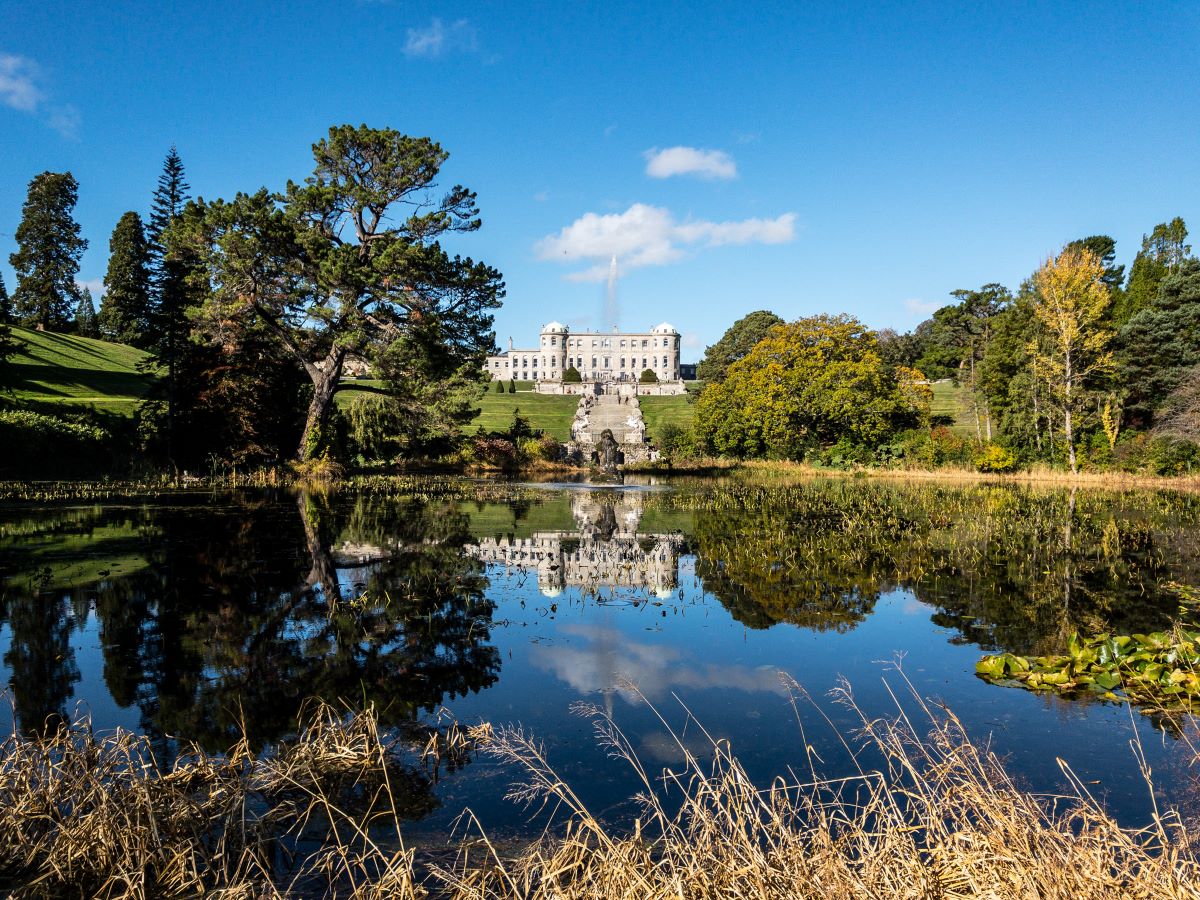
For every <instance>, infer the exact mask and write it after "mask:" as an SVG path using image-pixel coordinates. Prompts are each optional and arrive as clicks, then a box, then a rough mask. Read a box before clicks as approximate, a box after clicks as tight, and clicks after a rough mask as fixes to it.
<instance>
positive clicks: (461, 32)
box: [404, 18, 479, 59]
mask: <svg viewBox="0 0 1200 900" xmlns="http://www.w3.org/2000/svg"><path fill="white" fill-rule="evenodd" d="M478 49H479V40H478V36H477V35H476V32H475V28H474V26H472V25H471V23H470V22H469V21H467V20H466V19H459V20H457V21H455V22H451V23H450V24H446V23H445V22H443V21H442V20H441V19H438V18H434V19H433V20H432V21H430V23H429V24H428V25H427V26H426V27H424V28H408V29H406V33H405V41H404V55H405V56H412V57H420V58H425V59H436V58H437V57H439V56H443V55H445V54H447V53H472V52H474V51H475V50H478Z"/></svg>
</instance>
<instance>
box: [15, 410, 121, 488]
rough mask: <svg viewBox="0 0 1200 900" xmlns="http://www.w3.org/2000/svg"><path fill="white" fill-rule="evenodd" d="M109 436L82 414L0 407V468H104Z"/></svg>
mask: <svg viewBox="0 0 1200 900" xmlns="http://www.w3.org/2000/svg"><path fill="white" fill-rule="evenodd" d="M111 438H112V436H111V435H110V434H109V433H108V432H107V431H106V430H105V429H103V428H101V427H100V426H99V425H95V424H93V423H90V422H87V421H86V420H85V418H84V417H82V416H62V417H60V416H51V415H47V414H44V413H38V412H33V411H31V410H27V409H6V410H0V448H4V449H3V451H2V455H0V460H2V461H3V462H2V463H0V472H3V474H4V475H6V476H12V475H39V474H53V475H56V476H57V475H78V474H83V473H96V472H103V471H107V470H108V468H109V463H110V454H109V452H108V451H109V446H108V445H109V443H110V442H111Z"/></svg>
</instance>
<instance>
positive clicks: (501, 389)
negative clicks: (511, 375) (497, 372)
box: [496, 379, 504, 394]
mask: <svg viewBox="0 0 1200 900" xmlns="http://www.w3.org/2000/svg"><path fill="white" fill-rule="evenodd" d="M496 393H497V394H503V393H504V382H503V381H500V380H499V379H497V380H496Z"/></svg>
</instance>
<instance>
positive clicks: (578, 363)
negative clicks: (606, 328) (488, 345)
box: [492, 356, 671, 369]
mask: <svg viewBox="0 0 1200 900" xmlns="http://www.w3.org/2000/svg"><path fill="white" fill-rule="evenodd" d="M597 359H598V357H595V356H593V357H592V368H593V369H595V368H597ZM603 359H604V366H603V368H605V369H609V368H612V357H611V356H605V357H603ZM531 360H532V365H531V364H530V361H531ZM619 360H620V362H619V366H620V368H622V369H624V368H631V369H632V368H634V367H635V366H637V358H636V357H630V358H628V361H627V358H626V357H624V356H622V357H619ZM518 362H519V365H518ZM512 364H513V368H514V369H516V368H522V369H529V368H533V369H536V368H537V367H538V358H537V357H536V356H532V357H530V356H522V357H520V359H519V360H518V359H517V358H516V357H514V358H513V361H512ZM670 364H671V361H670V357H669V356H664V357H663V358H662V367H663V368H664V369H665V368H667V367H668V366H669V365H670ZM567 365H568V366H575V367H576V368H577V369H582V368H583V366H584V358H583V357H582V356H568V357H567ZM503 366H504V363H503V361H502V360H499V359H496V360H493V361H492V367H493V368H495V369H499V368H502V367H503ZM657 367H658V358H657V357H655V356H649V357H647V356H643V357H642V368H643V369H652V368H657ZM542 368H551V369H557V368H558V361H557V360H556V359H554V358H553V357H551V358H550V365H549V366H548V367H547V366H546V358H545V357H542Z"/></svg>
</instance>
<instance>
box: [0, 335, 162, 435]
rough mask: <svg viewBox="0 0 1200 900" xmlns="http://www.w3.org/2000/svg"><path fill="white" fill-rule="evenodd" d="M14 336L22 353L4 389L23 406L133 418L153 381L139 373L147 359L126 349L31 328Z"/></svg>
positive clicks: (119, 345)
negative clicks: (75, 409) (80, 409)
mask: <svg viewBox="0 0 1200 900" xmlns="http://www.w3.org/2000/svg"><path fill="white" fill-rule="evenodd" d="M12 336H13V339H14V341H15V343H16V345H17V352H16V354H15V355H14V356H13V357H12V359H11V360H10V368H9V372H8V377H7V378H6V383H5V384H4V386H3V387H4V390H5V391H6V392H11V393H10V394H9V396H11V397H12V398H13V399H15V400H18V401H27V402H36V403H39V404H41V403H52V404H62V405H63V406H64V407H67V408H70V407H72V406H94V407H96V408H97V409H102V410H104V411H106V412H113V413H117V414H121V415H132V414H133V413H134V411H135V410H136V408H137V401H138V400H140V399H141V398H142V397H143V396H145V394H146V391H147V390H149V388H150V385H151V384H152V383H153V381H154V376H152V375H150V374H147V373H143V372H139V371H138V369H137V365H138V363H139V362H140V361H141V360H143V359H145V358H146V354H145V353H144V352H143V351H141V350H138V349H136V348H134V347H129V346H127V345H125V344H113V343H110V342H108V341H98V340H93V339H91V338H84V337H78V336H76V335H73V334H55V333H53V332H49V331H33V330H30V329H28V328H13V329H12Z"/></svg>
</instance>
